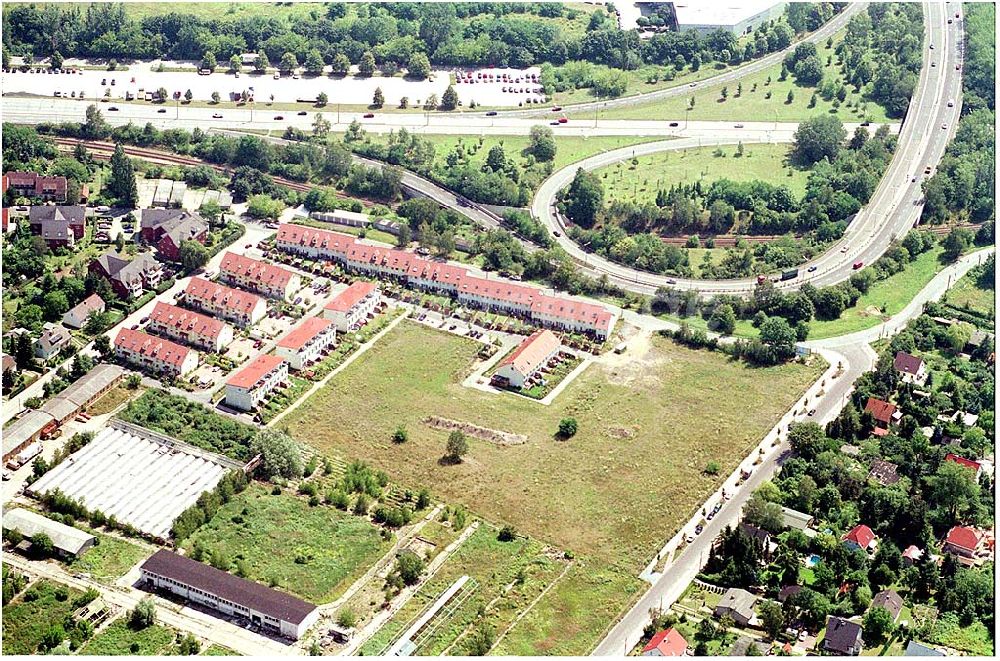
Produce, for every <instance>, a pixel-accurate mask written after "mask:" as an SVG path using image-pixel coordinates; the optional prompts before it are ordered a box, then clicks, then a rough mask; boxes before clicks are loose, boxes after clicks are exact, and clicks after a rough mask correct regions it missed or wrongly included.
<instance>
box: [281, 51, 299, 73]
mask: <svg viewBox="0 0 1000 661" xmlns="http://www.w3.org/2000/svg"><path fill="white" fill-rule="evenodd" d="M298 66H299V61H298V59H296V57H295V53H292V52H287V53H285V54H284V55H282V56H281V64H280V65H279V66H278V68H279V69H281V70H282V71H284V72H285V73H293V72H294V71H295V69H297V68H298Z"/></svg>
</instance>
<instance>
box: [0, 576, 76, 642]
mask: <svg viewBox="0 0 1000 661" xmlns="http://www.w3.org/2000/svg"><path fill="white" fill-rule="evenodd" d="M82 594H83V593H82V592H80V591H79V590H74V589H72V588H67V587H65V586H62V585H59V584H58V583H54V582H52V581H48V580H44V579H43V580H39V581H36V582H35V583H33V584H31V585H29V586H28V587H27V589H25V591H24V592H22V593H21V594H20V595H18V597H17V598H16V599H15V600H14V601H12V602H10V603H9V604H7V605H6V606H4V608H3V653H4V655H12V654H34V653H35V651H36V650H37V649H38V645H39V644H40V643H41V642H42V637H43V636H44V635H45V634H46V632H47V631H48V630H49V628H51V627H52V626H55V625H57V624H59V625H61V624H62V623H63V621H64V620H65V619H66V617H67V616H68V615H70V614H71V613H72V612H73V611H74V610H75V608H74V607H73V600H74V599H76V598H78V597H80V596H81V595H82Z"/></svg>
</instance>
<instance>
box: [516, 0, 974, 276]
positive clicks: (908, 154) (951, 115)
mask: <svg viewBox="0 0 1000 661" xmlns="http://www.w3.org/2000/svg"><path fill="white" fill-rule="evenodd" d="M958 7H959V5H957V4H955V5H948V6H946V5H944V4H937V3H932V4H925V5H924V11H925V43H926V45H933V49H931V48H928V50H927V53H928V56H927V58H926V59H925V62H924V66H923V69H922V70H921V73H920V79H919V82H918V85H917V89H916V91H915V93H914V95H913V98H912V99H911V101H910V106H909V110H908V112H907V116H906V119H905V121H904V122H903V124H902V127H901V129H900V133H899V140H898V144H897V147H896V153H895V156H894V157H893V160H892V162H891V163H890V164H889V167H888V169H887V171H886V173H885V175H884V176H883V177H882V180H881V182H880V183H879V186H878V188H877V189H876V191H875V193H874V195H873V196H872V198H871V200H870V201H869V203H868V204H867V205H866V206H865V207H864V208H863V209H862V210H861V211H860V212H859V213H858V214H857V215H856V216H855V218H854V219H853V221H852V222H851V224H850V226H849V227H848V229H847V232H846V233H845V234H844V237H843V238H842V239H841V240H840V241H838V242H837V243H836V244H835V245H834V246H833V247H831V249H830V250H829V251H827V252H825V253H823V254H822V255H820V256H819V257H817V258H816V259H814V260H812V261H810V262H808V263H806V264H803V265H802V266H801V267H800V268H799V271H800V273H801V275H800V276H799V277H797V278H795V279H793V280H789V281H787V282H782V283H778V286H779V288H783V289H797V288H799V287H801V286H802V284H804V283H805V282H811V283H812V284H813V285H816V286H824V285H831V284H835V283H837V282H841V281H843V280H846V279H847V278H848V277H850V275H851V273H852V272H853V271H854V265H855V264H857V263H859V262H860V263H862V264H870V263H871V262H873V261H874V260H876V259H878V257H880V256H881V255H882V254H883V253H884V252H885V251H886V249H887V248H888V247H889V245H890V244H891V243H892V241H893V239H895V238H896V237H899V236H902V235H903V234H905V233H906V231H907V230H909V229H910V228H911V227H913V226H914V225H915V224H916V222H917V220H918V219H919V217H920V212H921V210H922V209H923V201H922V198H923V194H922V192H921V182H922V180H923V178H924V171H925V168H931V170H932V171H933V168H934V167H936V166H937V164H938V162H939V161H940V159H941V156H942V155H943V154H944V151H945V148H946V147H947V145H948V142H949V140H950V139H951V137H952V135H953V134H954V131H955V128H956V125H957V123H958V117H959V113H960V112H961V106H962V102H961V85H962V76H961V71H960V67H961V62H962V55H961V49H960V46H959V42H960V41H961V40H962V21H961V20H955V21H954V22H953V24H951V25H948V24H947V20H946V19H947V18H948V16H950V15H952V14H953V13H954V11H955V9H956V8H958ZM932 65H933V66H932ZM949 104H950V105H949ZM848 130H852V128H851V127H848ZM738 135H739V137H740V139H742V140H743V141H744V142H750V141H753V136H751V135H749V134H748V133H740V134H738ZM769 136H770V137H769V138H768V140H769V141H775V142H777V141H781V140H782V139H784V137H785V136H784V135H783V130H782V129H781V127H780V126H779V127H776V128H775V129H774V130H772V131H771V132H770V133H769ZM732 137H735V136H728V135H725V136H724V135H719V134H716V137H715V138H714V139H715V140H717V141H718V144H728V142H727V141H726V139H727V138H730V139H731V138H732ZM757 137H758V138H759V135H758V136H757ZM703 144H704V143H703ZM653 145H660V147H659V148H658V149H657V148H656V147H654V146H653ZM671 148H676V146H672V145H670V144H669V143H648V144H646V145H638V146H636V148H635V153H636V154H639V153H652V152H653V151H657V150H659V151H662V150H666V149H671ZM641 150H642V151H641ZM626 158H631V150H617V151H616V152H608V153H607V154H602V155H599V156H598V157H593V158H591V159H587V161H584V162H583V163H577V164H574V165H571V166H569V167H567V168H564V169H563V170H560V171H559V172H556V173H555V174H553V175H552V176H551V177H550V178H549V179H548V180H546V181H545V182H544V183H543V184H542V186H541V187H540V189H539V190H538V192H537V193H536V194H535V198H534V200H533V202H532V213H533V214H534V215H535V217H536V218H538V219H539V220H541V221H542V222H543V223H544V224H545V225H546V226H547V227H548V228H549V231H550V232H551V233H555V232H558V233H559V234H560V235H561V236H558V237H556V240H557V241H558V242H559V244H560V246H562V248H563V249H564V250H566V251H567V252H568V253H569V254H571V255H572V256H574V257H575V258H576V259H577V261H578V262H580V263H581V265H583V266H584V268H585V270H587V271H589V272H590V274H591V275H594V276H601V275H607V276H608V277H609V279H610V280H611V281H612V282H614V283H615V284H617V285H619V286H621V287H623V288H625V289H628V290H630V291H635V292H639V293H644V294H651V293H653V292H654V291H655V290H656V288H657V287H661V286H669V287H674V288H676V289H685V290H688V289H689V290H695V291H698V292H700V293H702V294H704V295H709V296H710V295H714V294H718V293H734V294H739V293H747V292H749V291H751V290H752V289H753V287H754V285H755V284H756V280H755V279H754V278H741V279H734V280H717V281H704V280H694V279H685V278H671V277H667V276H661V275H655V274H652V273H647V272H645V271H639V270H636V269H632V268H629V267H627V266H624V265H621V264H617V263H615V262H612V261H610V260H608V259H606V258H604V257H601V256H599V255H595V254H584V251H583V250H582V249H580V248H579V247H578V246H576V244H575V243H574V242H573V241H572V240H571V239H569V238H568V237H567V236H566V235H565V227H563V225H562V223H561V221H560V219H559V218H558V217H557V214H556V213H555V211H554V208H553V203H554V201H555V199H556V194H557V193H558V192H559V190H561V189H562V188H564V187H565V186H566V185H568V184H569V182H570V181H571V180H572V178H573V175H574V173H575V172H576V169H577V168H578V167H580V166H581V165H582V166H585V167H586V169H591V168H594V167H602V166H604V165H609V164H611V163H613V162H615V161H617V160H623V159H626ZM810 269H812V271H810Z"/></svg>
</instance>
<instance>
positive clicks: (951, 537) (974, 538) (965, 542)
mask: <svg viewBox="0 0 1000 661" xmlns="http://www.w3.org/2000/svg"><path fill="white" fill-rule="evenodd" d="M982 541H983V533H981V532H980V531H979V530H977V529H975V528H970V527H968V526H955V527H954V528H952V529H951V530H949V531H948V536H947V537H945V542H947V543H948V544H951V545H952V546H954V547H957V548H960V549H963V550H966V551H975V550H976V549H977V548H979V543H980V542H982Z"/></svg>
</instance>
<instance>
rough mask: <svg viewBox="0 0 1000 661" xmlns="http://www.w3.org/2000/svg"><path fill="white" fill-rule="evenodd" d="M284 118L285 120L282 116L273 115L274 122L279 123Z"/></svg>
mask: <svg viewBox="0 0 1000 661" xmlns="http://www.w3.org/2000/svg"><path fill="white" fill-rule="evenodd" d="M284 118H285V117H284V115H275V116H274V121H276V122H280V121H281V120H283V119H284Z"/></svg>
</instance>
